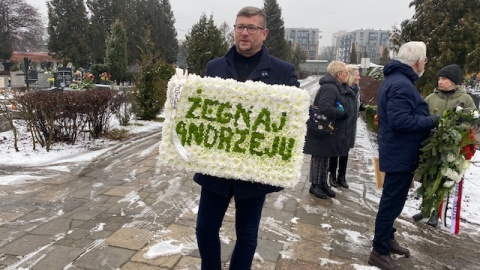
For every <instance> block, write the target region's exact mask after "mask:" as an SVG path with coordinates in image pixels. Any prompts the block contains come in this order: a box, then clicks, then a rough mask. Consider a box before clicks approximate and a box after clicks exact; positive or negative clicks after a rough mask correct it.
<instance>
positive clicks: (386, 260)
mask: <svg viewBox="0 0 480 270" xmlns="http://www.w3.org/2000/svg"><path fill="white" fill-rule="evenodd" d="M368 264H370V265H372V266H376V267H378V268H380V269H381V270H404V269H405V268H403V267H401V266H400V265H399V264H398V263H397V262H395V260H394V259H392V257H391V256H390V255H380V254H378V253H377V252H376V251H375V250H372V253H370V257H369V258H368Z"/></svg>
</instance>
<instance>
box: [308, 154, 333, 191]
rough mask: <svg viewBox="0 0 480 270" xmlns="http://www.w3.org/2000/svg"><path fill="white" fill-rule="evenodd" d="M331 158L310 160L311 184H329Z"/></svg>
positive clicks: (315, 157) (316, 157) (318, 157)
mask: <svg viewBox="0 0 480 270" xmlns="http://www.w3.org/2000/svg"><path fill="white" fill-rule="evenodd" d="M329 159H330V158H329V157H321V156H313V155H312V159H311V160H310V182H311V183H312V184H313V185H319V184H320V183H322V182H323V183H326V182H327V174H328V171H327V169H328V160H329Z"/></svg>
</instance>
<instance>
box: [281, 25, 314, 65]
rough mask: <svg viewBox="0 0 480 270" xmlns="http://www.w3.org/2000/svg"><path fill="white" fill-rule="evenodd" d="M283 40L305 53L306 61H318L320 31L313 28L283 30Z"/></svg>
mask: <svg viewBox="0 0 480 270" xmlns="http://www.w3.org/2000/svg"><path fill="white" fill-rule="evenodd" d="M285 39H286V40H287V42H289V43H291V44H292V45H293V46H294V47H296V46H299V47H300V49H301V50H302V51H304V52H306V53H307V59H308V60H317V59H318V43H319V40H320V31H319V29H315V28H285Z"/></svg>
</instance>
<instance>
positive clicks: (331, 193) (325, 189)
mask: <svg viewBox="0 0 480 270" xmlns="http://www.w3.org/2000/svg"><path fill="white" fill-rule="evenodd" d="M320 188H321V189H322V190H323V193H325V194H326V195H327V196H328V197H332V198H335V191H333V190H332V189H331V188H330V187H329V186H328V184H327V183H326V182H325V183H321V184H320Z"/></svg>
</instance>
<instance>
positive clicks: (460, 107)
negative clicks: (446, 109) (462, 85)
mask: <svg viewBox="0 0 480 270" xmlns="http://www.w3.org/2000/svg"><path fill="white" fill-rule="evenodd" d="M455 111H456V112H461V111H463V107H462V106H460V105H457V107H456V108H455Z"/></svg>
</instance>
